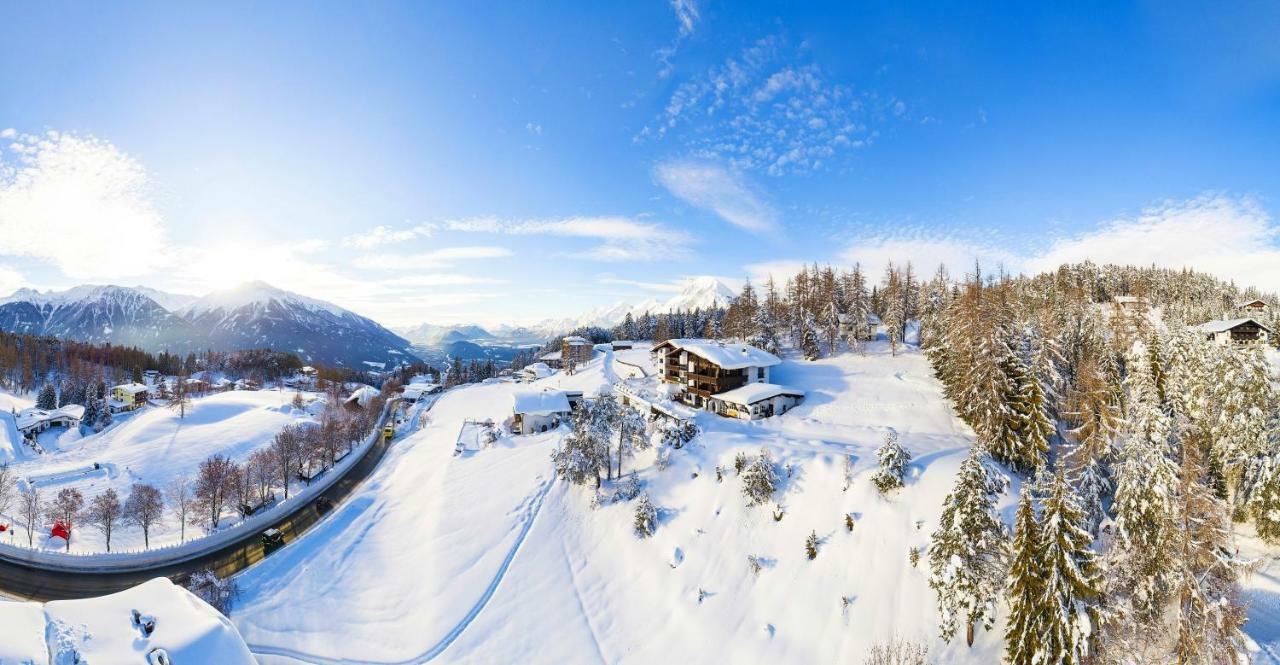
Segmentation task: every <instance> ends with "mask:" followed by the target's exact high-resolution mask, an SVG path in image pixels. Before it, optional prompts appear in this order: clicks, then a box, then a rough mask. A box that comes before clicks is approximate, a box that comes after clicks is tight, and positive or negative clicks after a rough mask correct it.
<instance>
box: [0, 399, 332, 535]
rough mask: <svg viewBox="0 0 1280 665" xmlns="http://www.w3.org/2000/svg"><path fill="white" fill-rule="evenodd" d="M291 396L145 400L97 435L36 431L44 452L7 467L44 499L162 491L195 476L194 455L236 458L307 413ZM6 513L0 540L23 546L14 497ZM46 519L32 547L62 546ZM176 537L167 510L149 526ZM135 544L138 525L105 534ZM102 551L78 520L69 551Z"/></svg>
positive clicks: (92, 532)
mask: <svg viewBox="0 0 1280 665" xmlns="http://www.w3.org/2000/svg"><path fill="white" fill-rule="evenodd" d="M293 397H294V392H292V391H285V392H278V391H269V390H263V391H230V392H225V393H218V394H212V395H208V396H205V397H198V398H196V399H193V400H192V401H191V403H190V404H189V405H188V407H187V412H186V416H185V418H179V416H178V412H177V411H176V410H173V409H169V408H164V407H155V406H151V407H146V408H144V409H142V410H140V411H137V412H134V413H131V414H120V415H119V416H117V423H116V424H115V425H113V426H112V427H110V428H108V429H107V430H104V431H103V432H102V433H100V434H97V435H90V436H85V437H80V436H79V433H78V432H74V431H70V432H69V431H67V430H66V429H64V428H53V429H51V430H49V431H47V432H44V433H42V435H41V436H42V437H44V438H42V439H41V445H42V446H44V447H45V449H46V451H48V452H47V453H46V454H44V455H27V456H25V457H23V458H21V459H19V460H18V461H15V462H14V463H13V468H14V470H15V472H16V475H17V476H18V477H19V478H20V479H22V480H23V481H24V482H29V483H34V484H35V486H37V487H38V488H39V489H40V491H41V494H42V495H43V496H44V497H45V498H52V497H53V496H54V495H55V494H56V493H57V492H58V491H59V490H60V489H62V488H64V487H70V486H74V487H76V488H78V489H79V490H80V491H81V492H82V493H83V494H84V496H85V500H86V503H87V502H88V501H91V500H92V497H93V496H96V495H97V494H99V493H101V492H103V491H105V490H106V489H107V488H109V487H111V488H115V490H116V492H118V493H119V495H120V500H121V501H124V500H125V498H126V497H128V495H129V491H130V487H131V486H132V485H133V484H134V483H151V484H153V485H155V486H157V487H159V488H161V489H162V490H163V489H164V487H165V485H166V484H167V483H168V482H169V481H170V480H171V479H173V478H175V477H177V476H178V475H181V474H189V475H192V476H194V474H195V473H196V470H197V469H198V467H199V465H200V462H202V461H204V460H205V459H206V458H208V457H209V456H210V455H212V454H214V453H221V454H224V455H227V456H228V457H230V458H231V459H233V460H236V461H238V462H241V463H243V462H244V460H245V459H246V458H247V457H248V456H249V454H250V453H251V452H253V451H254V450H256V449H258V448H260V447H262V446H266V445H268V444H269V443H270V442H271V440H272V438H273V437H274V436H275V435H276V433H277V432H279V431H280V430H281V429H283V428H284V426H285V425H288V424H291V423H296V422H300V421H310V420H314V418H313V416H312V414H311V413H309V412H308V411H307V410H297V409H294V408H293V406H292V405H291V402H292V400H293ZM315 406H317V407H318V406H319V403H315ZM311 410H314V409H311ZM0 425H3V422H2V421H0ZM95 464H96V465H97V467H98V468H96V469H95V468H94V465H95ZM9 512H10V514H8V515H3V516H0V522H5V523H12V524H13V525H14V527H15V528H14V529H13V530H12V531H11V532H10V535H8V536H5V540H11V541H12V542H13V543H15V544H19V545H26V540H27V538H26V532H25V530H24V529H23V528H22V527H21V526H20V525H19V522H20V520H18V519H17V516H16V513H17V506H16V502H15V505H14V506H11V507H10V509H9ZM48 526H49V525H48V524H47V523H45V522H43V521H42V522H41V524H40V526H39V532H38V533H37V535H36V546H37V547H43V548H54V549H61V548H62V547H63V542H62V539H60V538H58V539H50V538H49V532H48ZM198 535H200V529H199V527H195V526H192V525H188V526H187V529H186V536H187V538H188V539H190V538H191V537H193V536H198ZM180 536H181V532H180V530H179V529H178V525H177V524H176V523H174V521H173V520H172V519H171V518H170V517H169V515H168V514H167V513H166V515H165V519H164V520H163V522H162V523H161V524H160V525H159V528H158V529H153V531H152V533H151V546H152V547H156V546H163V545H169V544H176V543H178V542H179V540H180ZM142 546H143V543H142V531H141V530H140V529H137V528H135V527H129V526H119V527H117V529H116V531H115V532H114V533H113V534H112V538H111V547H112V550H113V551H123V550H129V549H142ZM104 550H105V543H104V539H103V537H102V535H101V534H100V533H99V532H98V531H97V530H96V529H94V528H93V527H91V526H90V525H89V524H87V523H85V522H84V521H83V520H82V521H81V523H79V524H77V525H76V526H75V530H74V531H73V532H72V538H71V551H72V552H99V551H104Z"/></svg>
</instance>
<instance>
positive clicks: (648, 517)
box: [632, 492, 658, 538]
mask: <svg viewBox="0 0 1280 665" xmlns="http://www.w3.org/2000/svg"><path fill="white" fill-rule="evenodd" d="M632 527H633V528H634V530H635V532H636V536H637V537H639V538H648V537H649V536H652V535H653V532H654V531H656V530H657V528H658V511H657V509H656V508H654V507H653V503H652V502H650V501H649V493H648V492H644V493H642V494H641V495H640V501H639V502H638V503H637V504H636V514H635V519H634V520H633V521H632Z"/></svg>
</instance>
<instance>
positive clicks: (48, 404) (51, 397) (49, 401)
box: [36, 383, 58, 411]
mask: <svg viewBox="0 0 1280 665" xmlns="http://www.w3.org/2000/svg"><path fill="white" fill-rule="evenodd" d="M36 408H37V409H43V410H45V411H52V410H54V409H56V408H58V391H57V390H55V389H54V387H53V384H52V383H45V384H44V385H43V386H41V388H40V395H39V396H37V397H36Z"/></svg>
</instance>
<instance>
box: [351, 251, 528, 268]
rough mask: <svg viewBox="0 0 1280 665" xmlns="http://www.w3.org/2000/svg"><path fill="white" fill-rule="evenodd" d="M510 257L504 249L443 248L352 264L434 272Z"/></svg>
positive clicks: (358, 259)
mask: <svg viewBox="0 0 1280 665" xmlns="http://www.w3.org/2000/svg"><path fill="white" fill-rule="evenodd" d="M507 256H511V250H509V249H507V248H506V247H489V246H475V247H444V248H441V249H435V250H431V251H428V252H415V253H393V252H383V253H379V254H365V255H362V256H358V257H356V259H355V260H354V261H353V262H352V264H353V265H354V266H355V267H357V268H363V269H366V270H435V269H438V268H442V267H447V266H449V265H452V264H454V263H457V262H459V261H473V260H480V259H500V258H504V257H507Z"/></svg>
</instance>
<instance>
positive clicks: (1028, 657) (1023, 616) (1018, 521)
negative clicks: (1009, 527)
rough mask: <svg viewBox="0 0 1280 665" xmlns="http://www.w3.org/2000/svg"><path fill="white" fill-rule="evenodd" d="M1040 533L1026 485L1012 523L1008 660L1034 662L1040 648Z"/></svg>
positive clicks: (1023, 664)
mask: <svg viewBox="0 0 1280 665" xmlns="http://www.w3.org/2000/svg"><path fill="white" fill-rule="evenodd" d="M1039 556H1040V532H1039V529H1038V526H1037V524H1036V515H1035V508H1034V507H1033V506H1032V503H1031V492H1030V490H1029V488H1028V487H1027V486H1026V485H1023V487H1022V494H1021V495H1020V496H1019V499H1018V512H1017V515H1016V517H1014V522H1013V546H1012V547H1011V549H1010V554H1009V582H1008V586H1007V587H1006V591H1005V593H1006V595H1007V596H1008V599H1009V620H1008V622H1007V623H1006V627H1005V633H1004V643H1005V661H1006V662H1008V663H1009V665H1032V664H1033V663H1035V662H1036V654H1037V652H1038V650H1039V639H1040V638H1039V636H1040V630H1041V628H1040V626H1041V622H1042V621H1043V619H1042V616H1041V611H1042V609H1043V606H1042V603H1043V599H1044V590H1043V587H1044V583H1043V576H1042V571H1041V569H1040V568H1041V565H1042V562H1041V561H1040V559H1039Z"/></svg>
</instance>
